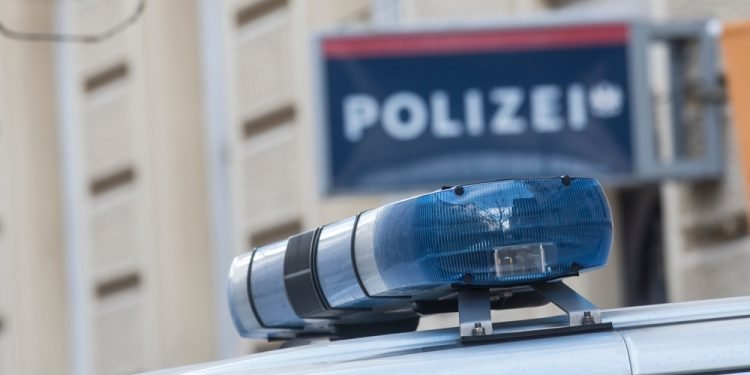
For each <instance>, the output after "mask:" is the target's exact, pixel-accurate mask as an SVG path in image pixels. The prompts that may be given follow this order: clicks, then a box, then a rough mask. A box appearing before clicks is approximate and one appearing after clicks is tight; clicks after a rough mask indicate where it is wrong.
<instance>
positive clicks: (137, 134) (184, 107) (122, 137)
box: [66, 1, 216, 374]
mask: <svg viewBox="0 0 750 375" xmlns="http://www.w3.org/2000/svg"><path fill="white" fill-rule="evenodd" d="M135 5H136V2H134V1H130V2H127V1H124V2H108V1H96V2H87V3H82V4H80V5H77V6H72V7H69V8H67V10H68V12H69V13H68V15H67V16H68V17H69V25H70V31H71V32H78V33H83V32H92V30H102V29H104V28H105V26H104V25H108V24H113V23H115V22H117V21H118V20H119V19H121V18H123V15H127V14H130V13H132V11H133V9H134V8H135ZM193 5H194V4H193ZM196 9H197V8H196V6H184V4H182V3H179V2H175V1H170V2H166V1H165V2H149V3H148V5H147V11H146V12H145V13H144V16H143V17H142V18H141V19H140V20H139V22H137V23H136V24H134V25H133V26H131V27H130V28H128V29H127V30H126V31H125V32H123V33H122V34H119V35H117V36H115V37H114V38H112V39H110V40H108V41H106V42H104V43H100V44H94V45H72V46H70V47H69V48H70V53H71V60H72V61H71V62H70V66H71V70H72V71H69V72H66V74H69V75H71V76H72V77H73V78H72V81H73V87H72V88H69V89H70V90H71V92H72V94H73V96H74V97H73V98H72V102H73V104H74V105H73V107H74V108H73V123H74V125H73V126H75V127H76V133H77V134H78V135H79V136H80V139H78V140H77V141H78V142H79V144H80V145H82V148H81V149H80V150H79V151H80V153H78V154H77V155H75V158H76V159H77V160H76V161H75V162H77V163H80V165H81V167H82V169H83V176H80V177H81V183H80V185H79V188H80V191H78V192H77V194H80V196H81V197H82V198H81V201H80V204H79V205H77V206H76V207H73V208H72V209H74V210H78V211H79V212H80V216H81V217H83V218H84V220H83V223H81V226H80V233H79V235H80V236H81V238H82V250H83V257H82V259H80V260H79V261H80V263H81V264H82V265H83V269H84V275H83V278H84V285H80V286H77V287H80V288H82V289H83V290H82V292H83V293H84V295H85V296H86V297H85V300H86V306H85V307H84V309H85V314H86V315H87V317H88V319H87V321H86V322H85V329H86V330H87V335H86V336H85V338H86V341H88V348H87V349H88V350H87V349H86V348H83V349H79V350H85V351H86V352H87V353H86V354H87V355H86V356H87V357H88V358H89V363H86V364H84V366H87V367H88V368H89V370H91V371H92V372H93V373H101V374H104V373H127V372H134V371H142V370H147V369H155V368H161V367H168V366H176V365H180V364H186V363H191V362H195V361H203V360H208V359H211V358H214V356H215V347H216V342H215V339H214V336H213V327H214V319H215V317H214V309H213V308H212V301H213V299H212V289H211V285H212V273H211V267H210V262H211V257H210V251H211V250H210V245H209V238H208V235H209V234H208V233H209V232H208V231H209V225H208V224H209V222H208V215H207V210H208V206H207V196H206V169H205V165H204V164H205V163H204V161H205V153H204V149H203V147H204V146H203V134H204V131H203V127H202V126H203V125H202V116H203V111H202V109H201V103H202V97H201V95H202V93H201V86H200V85H201V75H200V67H199V61H200V60H199V50H198V43H199V38H198V30H199V29H198V23H197V22H198V21H197V20H198V17H197V13H196V12H197V10H196Z"/></svg>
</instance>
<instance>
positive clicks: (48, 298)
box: [0, 2, 69, 374]
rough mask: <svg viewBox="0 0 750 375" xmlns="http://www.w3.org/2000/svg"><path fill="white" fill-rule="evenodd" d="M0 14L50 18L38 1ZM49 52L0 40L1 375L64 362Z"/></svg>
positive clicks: (23, 21)
mask: <svg viewBox="0 0 750 375" xmlns="http://www.w3.org/2000/svg"><path fill="white" fill-rule="evenodd" d="M0 13H2V14H3V19H8V20H13V21H14V23H13V25H14V26H18V27H28V28H30V29H37V30H46V29H47V28H48V26H49V25H50V24H51V17H52V14H51V12H49V9H48V7H45V6H43V5H39V4H36V5H31V6H26V5H25V4H21V3H18V2H3V3H1V4H0ZM53 52H54V48H53V46H51V45H49V44H35V43H26V42H19V41H13V40H8V39H5V38H3V39H0V87H2V88H3V89H2V90H0V223H1V224H0V227H1V228H0V319H2V321H3V327H2V328H0V373H2V374H21V373H23V374H45V373H56V372H58V371H59V369H61V368H62V369H66V368H67V366H68V363H69V362H68V352H67V345H68V343H67V341H66V333H67V332H66V330H67V314H66V312H67V311H66V309H65V298H66V295H65V288H64V281H65V277H64V273H63V271H64V266H63V264H64V263H63V259H64V258H63V254H64V253H63V246H62V230H61V228H62V226H61V221H60V218H61V211H60V209H61V207H60V184H59V172H58V160H57V157H58V148H57V131H56V125H55V116H56V110H55V105H56V102H55V97H54V92H55V87H54V83H55V80H54V54H53ZM40 358H44V359H45V360H39V359H40Z"/></svg>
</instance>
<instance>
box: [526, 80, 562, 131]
mask: <svg viewBox="0 0 750 375" xmlns="http://www.w3.org/2000/svg"><path fill="white" fill-rule="evenodd" d="M560 97H561V92H560V88H559V87H557V86H553V85H542V86H534V87H532V88H531V125H532V127H533V128H534V130H536V131H537V132H539V133H553V132H559V131H560V130H562V128H563V125H564V122H563V119H562V118H561V117H560Z"/></svg>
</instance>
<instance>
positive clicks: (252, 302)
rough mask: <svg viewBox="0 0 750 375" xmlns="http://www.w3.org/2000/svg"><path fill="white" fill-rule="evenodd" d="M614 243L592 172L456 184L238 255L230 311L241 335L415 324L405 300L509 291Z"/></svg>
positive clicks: (564, 271) (580, 265)
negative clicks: (473, 291)
mask: <svg viewBox="0 0 750 375" xmlns="http://www.w3.org/2000/svg"><path fill="white" fill-rule="evenodd" d="M611 243H612V218H611V215H610V210H609V205H608V203H607V198H606V196H605V195H604V192H603V190H602V188H601V186H600V185H599V183H598V182H597V181H596V180H594V179H588V178H570V177H567V176H565V177H562V178H530V179H514V180H501V181H493V182H485V183H478V184H471V185H463V186H455V187H452V188H446V189H442V190H439V191H435V192H432V193H428V194H424V195H419V196H416V197H412V198H409V199H405V200H402V201H399V202H395V203H391V204H388V205H385V206H382V207H379V208H376V209H374V210H370V211H365V212H363V213H361V214H360V215H358V216H356V217H352V218H348V219H345V220H342V221H339V222H336V223H333V224H329V225H325V226H323V227H320V228H317V229H314V230H311V231H308V232H305V233H301V234H298V235H295V236H292V237H290V238H288V239H287V240H283V241H280V242H276V243H273V244H270V245H267V246H263V247H259V248H257V249H256V250H255V251H253V252H251V253H247V254H243V255H240V256H238V257H237V258H236V259H235V261H234V263H233V264H232V267H231V270H230V285H229V293H230V298H229V299H230V307H231V311H232V316H233V318H234V321H235V325H236V326H237V328H238V330H239V332H240V334H241V335H243V336H246V337H263V338H269V337H277V338H285V337H294V336H297V335H300V334H314V333H321V332H335V331H336V328H337V327H340V326H343V325H346V324H371V323H375V322H382V321H402V322H403V321H405V320H409V319H412V318H414V317H417V319H418V315H417V314H416V312H414V309H413V306H415V305H414V303H413V302H415V301H416V302H420V301H431V300H435V301H437V300H442V299H445V298H450V296H451V293H453V294H455V291H456V290H457V289H460V288H466V287H471V288H485V289H489V290H498V289H507V288H518V287H522V286H526V285H532V284H535V283H543V282H546V281H550V280H557V279H560V278H563V277H566V276H572V275H577V274H578V273H579V272H583V271H588V270H591V269H595V268H598V267H601V266H603V265H605V264H606V262H607V257H608V255H609V250H610V246H611ZM422 312H423V311H422Z"/></svg>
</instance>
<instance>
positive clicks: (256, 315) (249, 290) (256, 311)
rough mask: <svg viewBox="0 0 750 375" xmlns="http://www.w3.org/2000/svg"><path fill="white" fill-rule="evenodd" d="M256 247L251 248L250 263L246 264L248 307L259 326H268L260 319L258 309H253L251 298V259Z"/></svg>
mask: <svg viewBox="0 0 750 375" xmlns="http://www.w3.org/2000/svg"><path fill="white" fill-rule="evenodd" d="M256 250H258V249H253V253H252V254H251V255H250V264H248V265H247V276H246V277H247V299H248V300H249V301H250V309H251V310H253V315H255V320H256V321H257V322H258V325H259V326H261V328H268V326H266V325H265V324H263V319H261V317H260V314H258V310H257V309H255V299H254V298H253V286H252V284H251V280H252V277H251V274H252V270H253V259H255V252H256Z"/></svg>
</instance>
